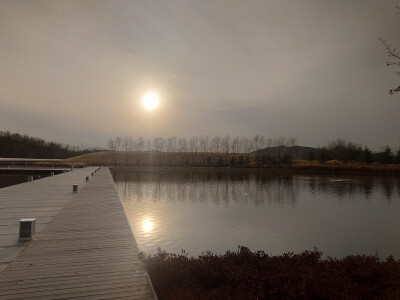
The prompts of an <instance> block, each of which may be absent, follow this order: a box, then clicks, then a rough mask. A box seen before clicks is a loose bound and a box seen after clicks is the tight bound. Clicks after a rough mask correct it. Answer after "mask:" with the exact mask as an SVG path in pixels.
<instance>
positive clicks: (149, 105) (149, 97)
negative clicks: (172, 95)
mask: <svg viewBox="0 0 400 300" xmlns="http://www.w3.org/2000/svg"><path fill="white" fill-rule="evenodd" d="M142 102H143V105H144V107H145V108H146V109H148V110H153V109H155V108H156V107H157V106H158V103H159V102H160V99H159V98H158V96H157V94H155V93H147V94H146V95H144V96H143V98H142Z"/></svg>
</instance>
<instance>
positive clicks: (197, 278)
mask: <svg viewBox="0 0 400 300" xmlns="http://www.w3.org/2000/svg"><path fill="white" fill-rule="evenodd" d="M141 259H142V261H143V262H144V265H145V267H146V270H147V272H148V273H149V275H150V277H151V280H152V283H153V285H154V287H155V290H156V292H157V295H158V297H159V299H399V298H400V260H395V259H394V258H393V257H389V258H387V259H386V260H383V261H381V260H380V259H379V258H378V256H365V255H350V256H346V257H344V258H340V259H336V258H329V257H328V258H324V259H323V258H322V253H321V252H320V251H318V250H316V249H314V250H313V251H305V252H303V253H300V254H293V253H286V254H283V255H279V256H270V255H267V254H265V253H264V252H262V251H258V252H252V251H250V250H249V249H248V248H246V247H238V251H237V252H230V251H227V252H226V254H224V255H215V254H213V253H211V252H208V253H206V254H204V255H202V256H199V257H198V258H189V257H187V255H185V252H184V251H183V253H182V254H181V255H177V254H170V253H166V252H162V251H160V252H159V253H157V254H155V255H149V256H147V255H145V254H141Z"/></svg>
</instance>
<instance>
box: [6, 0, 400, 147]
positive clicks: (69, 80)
mask: <svg viewBox="0 0 400 300" xmlns="http://www.w3.org/2000/svg"><path fill="white" fill-rule="evenodd" d="M396 5H399V2H398V1H392V0H385V1H373V0H369V1H344V0H340V1H329V2H328V1H323V2H322V1H316V0H303V1H294V0H291V1H284V2H283V1H253V0H250V1H232V0H223V1H201V2H200V1H178V0H176V1H121V0H116V1H97V0H96V1H63V2H61V1H20V0H13V1H8V0H6V1H4V0H3V1H1V2H0V37H1V43H0V61H1V66H2V68H0V130H10V131H12V132H20V133H26V134H29V135H32V136H36V137H40V138H44V139H47V140H54V141H57V142H62V143H70V144H81V143H84V144H87V145H91V146H95V145H99V146H103V147H105V146H106V143H107V139H108V138H109V137H115V136H125V135H128V136H133V137H137V136H143V137H145V138H151V137H155V136H164V137H166V136H172V135H177V136H181V137H189V136H197V135H202V134H205V135H210V136H212V135H226V134H229V135H231V136H237V135H238V136H249V137H250V136H254V135H255V134H261V135H264V136H266V137H271V138H274V137H279V136H284V137H295V138H296V139H297V141H298V143H299V144H300V145H305V146H323V145H326V144H327V142H328V141H330V140H334V139H336V138H338V137H341V138H344V139H345V140H347V141H352V142H357V143H362V144H363V145H368V146H369V147H371V148H373V149H379V148H380V147H381V146H384V145H386V144H388V145H390V146H392V147H396V148H397V147H398V146H399V144H400V140H399V138H400V134H399V132H398V131H399V128H400V118H399V117H398V115H399V112H400V97H399V96H400V93H395V94H394V95H392V96H391V95H389V93H388V91H389V89H391V88H395V87H397V86H398V85H399V83H398V77H396V75H394V72H395V70H394V69H390V68H388V67H386V65H385V62H386V60H387V57H386V55H385V52H384V50H383V48H384V47H383V45H382V44H381V43H380V42H379V40H378V38H379V37H381V38H383V39H385V40H386V41H388V42H389V43H390V44H392V45H393V46H397V47H400V36H399V34H398V28H399V25H400V15H398V14H396ZM149 92H154V93H157V95H158V96H159V98H160V104H159V107H157V109H154V110H152V111H148V110H145V109H144V108H143V106H142V104H141V98H142V97H143V95H144V94H146V93H149Z"/></svg>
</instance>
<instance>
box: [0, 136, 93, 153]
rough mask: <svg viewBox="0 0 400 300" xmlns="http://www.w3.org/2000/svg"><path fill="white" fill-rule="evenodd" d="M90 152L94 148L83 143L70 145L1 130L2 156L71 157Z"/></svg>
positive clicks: (0, 144)
mask: <svg viewBox="0 0 400 300" xmlns="http://www.w3.org/2000/svg"><path fill="white" fill-rule="evenodd" d="M90 152H93V150H91V149H88V148H85V147H84V146H83V145H82V146H69V145H64V144H61V143H55V142H47V141H45V140H43V139H40V138H35V137H31V136H28V135H21V134H19V133H11V132H9V131H0V157H12V158H24V157H25V158H26V157H28V158H69V157H73V156H77V155H82V154H87V153H90Z"/></svg>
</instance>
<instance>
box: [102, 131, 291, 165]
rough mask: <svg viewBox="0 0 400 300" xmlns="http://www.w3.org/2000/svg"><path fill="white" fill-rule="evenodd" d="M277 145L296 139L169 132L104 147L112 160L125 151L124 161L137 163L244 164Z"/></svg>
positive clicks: (118, 140)
mask: <svg viewBox="0 0 400 300" xmlns="http://www.w3.org/2000/svg"><path fill="white" fill-rule="evenodd" d="M281 145H287V146H294V145H296V139H295V138H290V139H285V138H283V137H279V138H274V139H272V138H265V137H264V136H261V135H259V134H257V135H255V136H254V137H253V138H247V137H233V138H232V137H231V136H229V135H226V136H214V137H210V136H207V135H202V136H193V137H190V138H179V137H177V136H172V137H168V138H163V137H155V138H153V139H144V138H143V137H138V138H132V137H129V136H125V137H116V138H110V139H109V140H108V149H109V150H110V151H111V152H112V153H113V157H114V163H115V164H117V160H118V159H117V158H118V157H119V159H121V155H124V153H125V159H124V161H125V162H124V164H126V165H131V164H133V165H137V166H140V165H160V166H164V165H190V166H227V165H241V166H244V165H249V164H250V163H251V162H252V161H253V160H254V158H253V159H251V153H252V152H254V151H256V150H260V149H263V148H266V147H278V146H281ZM253 156H254V155H253ZM256 156H257V157H258V155H256Z"/></svg>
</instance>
